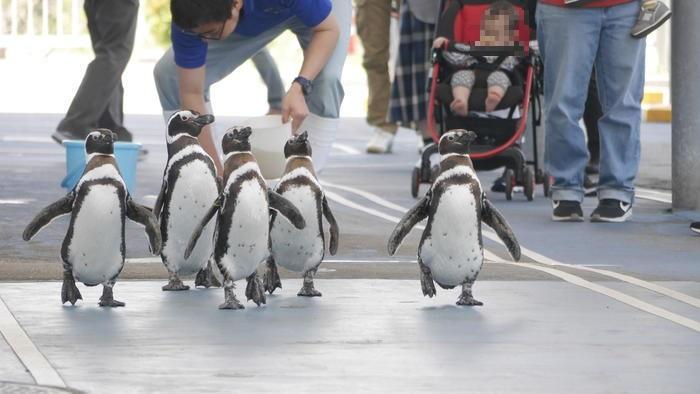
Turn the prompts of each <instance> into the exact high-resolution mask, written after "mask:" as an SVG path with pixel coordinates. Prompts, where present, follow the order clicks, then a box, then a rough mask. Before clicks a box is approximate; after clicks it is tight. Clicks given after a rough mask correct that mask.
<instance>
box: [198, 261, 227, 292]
mask: <svg viewBox="0 0 700 394" xmlns="http://www.w3.org/2000/svg"><path fill="white" fill-rule="evenodd" d="M194 285H195V287H197V286H204V287H206V288H207V289H208V288H210V287H221V283H219V280H218V279H216V275H214V265H213V264H212V262H211V259H209V261H207V266H206V267H204V268H202V269H201V270H199V272H197V277H195V279H194Z"/></svg>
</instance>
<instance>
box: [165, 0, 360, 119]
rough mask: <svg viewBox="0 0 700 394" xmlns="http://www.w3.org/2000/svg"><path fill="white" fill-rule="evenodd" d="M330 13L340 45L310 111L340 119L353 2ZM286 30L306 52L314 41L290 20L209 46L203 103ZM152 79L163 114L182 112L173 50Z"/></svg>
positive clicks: (310, 99) (343, 0)
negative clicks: (220, 83) (212, 90)
mask: <svg viewBox="0 0 700 394" xmlns="http://www.w3.org/2000/svg"><path fill="white" fill-rule="evenodd" d="M331 12H332V14H333V15H334V16H335V19H336V21H337V22H338V25H339V26H340V37H339V38H338V44H337V46H336V47H335V50H334V51H333V53H332V54H331V57H330V58H329V59H328V62H327V63H326V66H325V67H324V68H323V70H321V72H320V73H319V75H318V76H317V77H316V78H315V79H314V85H313V90H312V92H311V94H309V95H308V96H307V97H306V102H307V105H308V106H309V111H310V112H311V113H312V114H315V115H318V116H320V117H323V118H338V116H339V114H340V104H341V103H342V101H343V95H344V92H343V86H342V84H341V82H340V77H341V74H342V71H343V64H344V63H345V57H346V56H347V52H348V44H349V41H350V20H351V17H352V5H351V3H350V0H333V10H332V11H331ZM286 30H291V31H292V32H293V33H294V34H295V35H296V36H297V39H298V41H299V44H300V45H301V47H302V48H304V49H306V47H307V46H308V45H309V42H310V41H311V35H312V28H310V27H307V26H306V25H304V24H303V23H302V22H301V21H300V20H299V19H298V18H296V17H293V18H290V19H289V20H287V21H285V22H284V23H281V24H279V25H277V26H275V27H274V28H272V29H270V30H267V31H265V32H263V33H261V34H259V35H257V36H255V37H248V36H242V35H240V34H236V33H233V34H231V35H230V36H229V37H227V38H226V39H225V40H221V41H212V42H210V43H209V48H208V51H207V62H206V70H207V71H206V81H205V90H204V101H205V102H207V103H208V102H209V87H210V86H211V85H212V84H214V83H216V82H218V81H220V80H222V79H224V78H225V77H226V76H227V75H229V74H230V73H232V72H233V71H234V70H235V69H236V68H238V66H240V65H241V64H243V62H245V61H246V60H248V59H250V58H251V57H253V55H255V54H256V53H258V52H259V51H261V50H262V49H263V48H265V47H266V46H267V44H269V43H270V42H271V41H272V40H274V39H275V38H277V37H278V36H279V35H280V34H282V33H283V32H285V31H286ZM299 68H301V59H299ZM153 75H154V77H155V81H156V88H157V90H158V97H159V98H160V104H161V106H162V107H163V111H166V112H173V111H177V110H179V109H180V94H179V82H178V77H177V70H176V65H175V59H174V57H173V49H172V48H170V49H168V51H167V52H165V54H164V55H163V57H161V59H160V60H159V61H158V63H157V64H156V67H155V69H154V71H153ZM243 94H245V93H243Z"/></svg>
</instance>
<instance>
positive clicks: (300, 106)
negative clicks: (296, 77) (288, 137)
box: [282, 83, 309, 135]
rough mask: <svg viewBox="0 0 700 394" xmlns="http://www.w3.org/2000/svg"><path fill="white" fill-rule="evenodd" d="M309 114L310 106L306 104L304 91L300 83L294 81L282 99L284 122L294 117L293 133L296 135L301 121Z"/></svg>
mask: <svg viewBox="0 0 700 394" xmlns="http://www.w3.org/2000/svg"><path fill="white" fill-rule="evenodd" d="M308 115H309V107H307V106H306V100H305V99H304V93H303V92H302V90H301V86H300V85H299V84H298V83H293V84H292V87H291V88H289V91H288V92H287V95H286V96H284V99H282V123H287V122H289V119H290V118H291V119H292V134H294V135H296V134H297V131H298V130H299V126H301V122H303V121H304V119H306V116H308Z"/></svg>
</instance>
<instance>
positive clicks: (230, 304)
mask: <svg viewBox="0 0 700 394" xmlns="http://www.w3.org/2000/svg"><path fill="white" fill-rule="evenodd" d="M233 289H234V285H233V280H231V279H230V278H229V277H228V274H224V303H223V304H221V305H219V309H243V308H244V307H243V305H241V303H240V302H238V299H236V295H235V294H233Z"/></svg>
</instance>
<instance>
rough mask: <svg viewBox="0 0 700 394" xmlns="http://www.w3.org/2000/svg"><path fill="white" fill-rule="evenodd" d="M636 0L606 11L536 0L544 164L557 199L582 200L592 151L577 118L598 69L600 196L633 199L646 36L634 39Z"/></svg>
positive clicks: (638, 148)
mask: <svg viewBox="0 0 700 394" xmlns="http://www.w3.org/2000/svg"><path fill="white" fill-rule="evenodd" d="M638 12H639V4H638V2H636V1H633V2H630V3H626V4H623V5H618V6H614V7H607V8H565V7H558V6H551V5H546V4H542V3H538V5H537V15H536V18H537V39H538V41H539V46H540V51H541V53H542V57H543V60H544V101H545V104H544V105H545V113H546V119H545V132H546V135H545V159H544V160H545V167H546V169H547V171H548V172H549V174H550V175H552V176H553V177H554V185H553V187H552V198H553V199H554V200H569V201H578V202H582V201H583V197H584V190H583V177H584V170H585V167H586V164H587V162H588V150H587V148H586V140H585V136H584V133H583V130H582V129H581V127H580V126H579V121H580V120H581V117H582V116H583V110H584V105H585V102H586V95H587V89H588V83H589V79H590V76H591V70H592V68H593V65H594V64H595V67H596V77H597V82H598V94H599V96H600V103H601V106H602V109H603V117H601V118H600V120H599V121H598V127H599V129H600V181H599V185H598V198H599V199H601V200H602V199H610V198H613V199H617V200H621V201H623V202H626V203H632V202H633V200H634V179H635V177H636V176H637V170H638V168H639V156H640V145H639V128H640V123H641V101H642V94H643V90H644V50H645V42H644V40H638V39H634V38H632V37H631V36H630V31H631V30H632V26H633V25H634V24H635V22H636V20H637V14H638Z"/></svg>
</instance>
